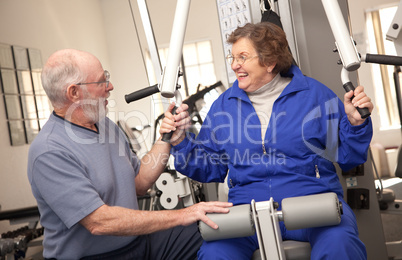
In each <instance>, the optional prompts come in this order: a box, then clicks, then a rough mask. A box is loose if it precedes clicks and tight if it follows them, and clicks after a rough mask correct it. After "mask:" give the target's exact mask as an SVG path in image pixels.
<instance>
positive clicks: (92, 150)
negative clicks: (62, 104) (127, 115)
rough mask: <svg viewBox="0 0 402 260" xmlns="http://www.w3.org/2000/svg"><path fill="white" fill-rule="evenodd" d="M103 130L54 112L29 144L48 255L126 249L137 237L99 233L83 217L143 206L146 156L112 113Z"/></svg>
mask: <svg viewBox="0 0 402 260" xmlns="http://www.w3.org/2000/svg"><path fill="white" fill-rule="evenodd" d="M97 127H98V132H95V131H92V130H89V129H87V128H84V127H81V126H78V125H75V124H72V123H70V122H69V121H67V120H64V119H63V118H61V117H59V116H57V115H56V114H54V113H53V114H52V115H51V116H50V118H49V120H48V122H47V123H46V124H45V126H44V127H43V129H42V130H41V131H40V132H39V134H38V136H37V137H36V138H35V140H34V142H33V143H32V145H31V147H30V149H29V156H28V178H29V182H30V183H31V187H32V192H33V194H34V196H35V198H36V200H37V203H38V207H39V211H40V214H41V219H40V222H41V225H42V226H43V227H44V228H45V234H44V241H43V247H44V250H43V255H44V257H45V258H57V259H78V258H80V257H83V256H87V255H94V254H99V253H104V252H109V251H112V250H115V249H118V248H121V247H123V246H125V245H127V244H128V243H130V242H131V241H133V239H134V237H117V236H94V235H92V234H91V233H90V232H89V231H88V230H87V229H86V228H84V227H83V226H82V225H80V224H79V223H78V222H79V221H80V220H81V219H83V218H84V217H86V216H87V215H89V214H90V213H91V212H93V211H94V210H96V209H97V208H99V207H100V206H102V205H104V204H107V205H110V206H121V207H125V208H130V209H138V204H137V196H136V190H135V183H134V178H135V176H136V174H138V171H139V167H140V161H139V159H138V158H137V157H136V156H135V155H134V154H133V153H132V152H131V150H130V148H129V145H128V143H127V140H126V137H125V136H124V134H123V132H122V131H121V130H120V129H119V127H118V126H117V125H116V124H115V123H113V122H112V121H111V120H109V119H108V118H106V119H105V120H102V121H101V122H100V123H98V124H97Z"/></svg>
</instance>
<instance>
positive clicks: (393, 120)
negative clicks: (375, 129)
mask: <svg viewBox="0 0 402 260" xmlns="http://www.w3.org/2000/svg"><path fill="white" fill-rule="evenodd" d="M396 10H397V6H392V7H386V8H380V9H377V10H374V11H370V12H367V13H366V27H367V32H368V48H369V50H368V52H369V53H371V54H386V55H397V53H396V50H395V46H394V43H393V42H391V41H388V40H386V33H387V31H388V28H389V26H390V24H391V22H392V19H393V18H394V16H395V13H396ZM371 68H372V75H373V82H374V88H375V96H376V102H377V106H378V108H379V113H380V120H381V129H390V128H400V120H399V115H398V104H397V95H396V91H395V83H394V76H393V73H394V67H393V66H387V65H380V64H372V65H371Z"/></svg>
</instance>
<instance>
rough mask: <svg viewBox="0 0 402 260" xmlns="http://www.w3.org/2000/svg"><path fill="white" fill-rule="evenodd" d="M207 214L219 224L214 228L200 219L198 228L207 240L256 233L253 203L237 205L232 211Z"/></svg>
mask: <svg viewBox="0 0 402 260" xmlns="http://www.w3.org/2000/svg"><path fill="white" fill-rule="evenodd" d="M207 216H208V217H209V218H210V219H211V220H212V221H213V222H215V223H216V224H217V225H218V227H219V228H218V229H213V228H211V227H210V226H208V225H207V224H205V223H204V222H202V221H200V223H199V225H198V228H199V230H200V233H201V236H202V238H203V239H204V240H205V241H212V240H219V239H227V238H235V237H246V236H252V235H254V233H255V228H254V221H253V216H252V214H251V205H250V204H244V205H237V206H233V207H231V208H230V212H229V213H227V214H224V213H221V214H220V213H211V214H207Z"/></svg>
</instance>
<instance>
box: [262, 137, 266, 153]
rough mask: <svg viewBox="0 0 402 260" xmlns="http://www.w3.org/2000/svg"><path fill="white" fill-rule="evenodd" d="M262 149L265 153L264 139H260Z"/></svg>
mask: <svg viewBox="0 0 402 260" xmlns="http://www.w3.org/2000/svg"><path fill="white" fill-rule="evenodd" d="M262 151H263V152H264V154H267V151H266V150H265V144H264V140H262Z"/></svg>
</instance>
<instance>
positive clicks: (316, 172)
mask: <svg viewBox="0 0 402 260" xmlns="http://www.w3.org/2000/svg"><path fill="white" fill-rule="evenodd" d="M315 177H316V178H317V179H319V178H321V176H320V171H319V170H318V166H317V164H316V165H315Z"/></svg>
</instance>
